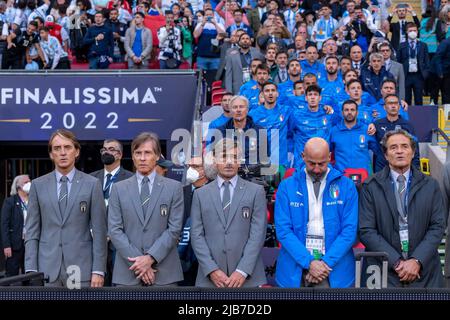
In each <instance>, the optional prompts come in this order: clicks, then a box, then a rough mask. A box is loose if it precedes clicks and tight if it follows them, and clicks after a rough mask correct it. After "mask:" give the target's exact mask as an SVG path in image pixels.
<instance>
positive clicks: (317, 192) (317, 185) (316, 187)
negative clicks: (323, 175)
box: [313, 179, 320, 199]
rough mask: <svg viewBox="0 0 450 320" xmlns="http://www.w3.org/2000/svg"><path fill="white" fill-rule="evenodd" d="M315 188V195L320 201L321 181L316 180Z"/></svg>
mask: <svg viewBox="0 0 450 320" xmlns="http://www.w3.org/2000/svg"><path fill="white" fill-rule="evenodd" d="M313 186H314V194H315V195H316V199H319V192H320V179H315V180H314V182H313Z"/></svg>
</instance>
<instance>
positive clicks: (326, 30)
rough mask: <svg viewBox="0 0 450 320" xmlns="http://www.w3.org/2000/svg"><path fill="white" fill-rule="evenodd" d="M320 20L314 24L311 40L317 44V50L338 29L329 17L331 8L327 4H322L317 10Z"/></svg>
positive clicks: (335, 22)
mask: <svg viewBox="0 0 450 320" xmlns="http://www.w3.org/2000/svg"><path fill="white" fill-rule="evenodd" d="M319 15H320V19H317V20H316V22H315V24H314V29H313V34H312V38H313V39H314V41H315V42H316V43H317V48H318V49H319V50H320V49H322V44H323V43H324V42H325V41H326V40H328V39H330V38H331V37H332V36H333V33H334V30H336V29H337V27H338V22H337V21H336V19H334V18H333V17H332V16H331V8H330V5H328V4H323V5H322V7H321V8H320V10H319Z"/></svg>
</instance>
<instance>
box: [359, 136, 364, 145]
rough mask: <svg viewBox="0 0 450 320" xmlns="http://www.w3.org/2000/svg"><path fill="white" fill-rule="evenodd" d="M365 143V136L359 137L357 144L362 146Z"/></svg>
mask: <svg viewBox="0 0 450 320" xmlns="http://www.w3.org/2000/svg"><path fill="white" fill-rule="evenodd" d="M365 141H366V136H365V135H363V134H362V135H360V136H359V143H361V144H363V143H364V142H365Z"/></svg>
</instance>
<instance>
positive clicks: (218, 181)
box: [217, 175, 238, 189]
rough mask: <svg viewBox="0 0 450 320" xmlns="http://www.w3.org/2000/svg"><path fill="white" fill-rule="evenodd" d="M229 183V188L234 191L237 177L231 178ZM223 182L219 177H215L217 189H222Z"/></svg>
mask: <svg viewBox="0 0 450 320" xmlns="http://www.w3.org/2000/svg"><path fill="white" fill-rule="evenodd" d="M229 181H230V183H231V187H232V188H233V189H234V188H236V184H237V181H238V175H235V176H234V177H233V178H231V179H230V180H229ZM224 182H225V180H224V179H223V178H222V177H221V176H219V175H218V176H217V185H218V186H219V189H220V188H222V185H223V183H224Z"/></svg>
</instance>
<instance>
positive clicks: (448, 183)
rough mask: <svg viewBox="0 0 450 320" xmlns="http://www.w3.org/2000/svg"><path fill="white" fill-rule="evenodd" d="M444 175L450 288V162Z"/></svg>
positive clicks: (445, 270) (446, 165) (446, 259)
mask: <svg viewBox="0 0 450 320" xmlns="http://www.w3.org/2000/svg"><path fill="white" fill-rule="evenodd" d="M443 171H444V174H443V181H442V183H443V185H444V191H445V194H444V204H445V214H446V217H445V219H446V221H447V235H446V238H445V267H444V275H445V283H446V286H447V288H450V232H449V230H448V225H449V222H450V221H448V219H449V217H450V215H449V214H448V213H449V208H450V162H447V163H446V164H445V165H444V169H443Z"/></svg>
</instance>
